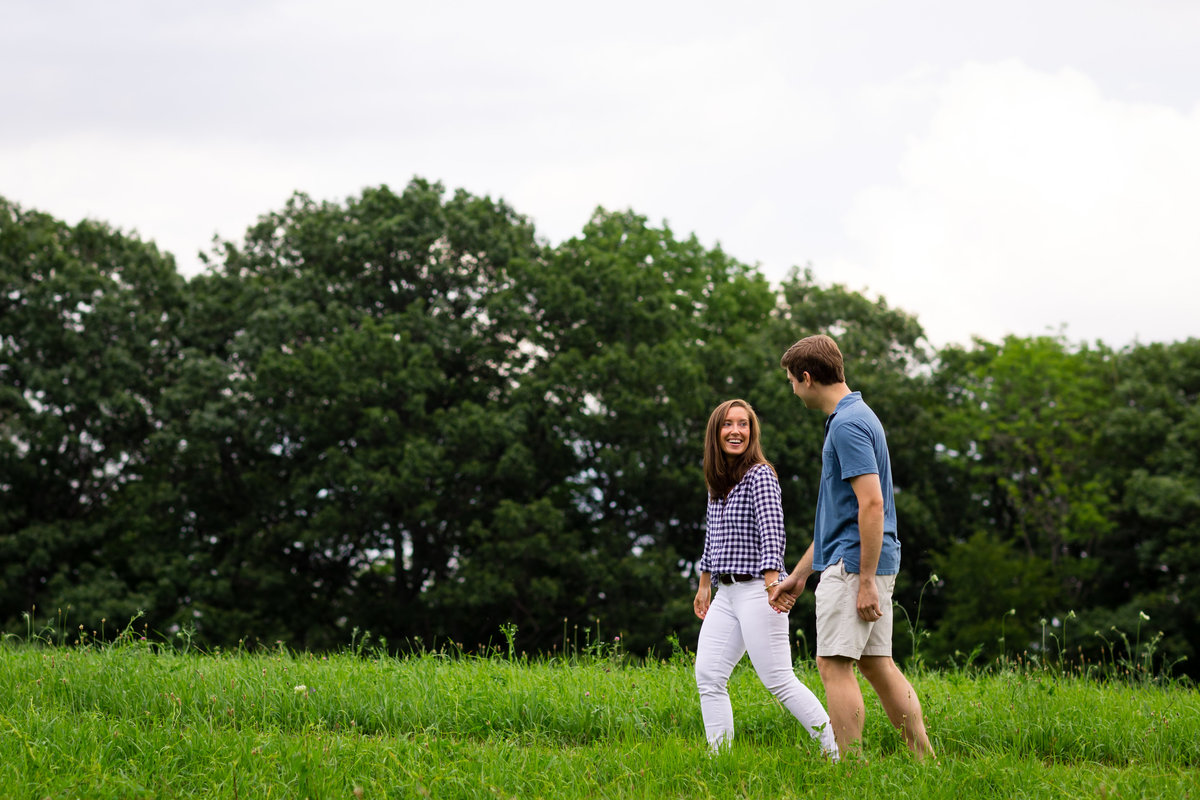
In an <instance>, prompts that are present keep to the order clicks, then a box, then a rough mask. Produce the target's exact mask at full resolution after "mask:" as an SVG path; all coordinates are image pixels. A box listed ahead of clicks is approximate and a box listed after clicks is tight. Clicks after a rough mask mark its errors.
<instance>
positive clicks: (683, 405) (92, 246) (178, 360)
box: [0, 179, 1200, 671]
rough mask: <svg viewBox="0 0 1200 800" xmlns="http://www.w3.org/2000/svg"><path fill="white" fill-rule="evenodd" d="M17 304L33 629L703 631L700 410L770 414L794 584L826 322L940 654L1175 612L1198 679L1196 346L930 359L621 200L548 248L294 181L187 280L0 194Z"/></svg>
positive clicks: (417, 190)
mask: <svg viewBox="0 0 1200 800" xmlns="http://www.w3.org/2000/svg"><path fill="white" fill-rule="evenodd" d="M0 284H2V290H0V570H2V576H3V578H2V581H0V620H2V621H3V625H4V627H5V628H6V629H8V630H23V629H24V623H23V619H22V617H23V615H24V614H27V613H30V614H36V613H38V612H37V611H35V610H34V609H40V610H41V612H42V613H43V614H45V613H46V611H47V610H49V609H70V615H71V618H72V619H73V620H76V621H78V623H79V624H83V625H85V626H87V627H88V628H89V629H91V628H98V627H100V625H101V620H107V622H108V623H109V628H110V629H111V628H112V626H113V625H115V624H120V623H121V622H124V621H126V620H128V619H129V618H130V617H132V616H133V615H134V614H136V613H138V612H139V611H141V612H144V614H145V617H146V620H147V624H149V625H151V626H153V627H154V628H156V629H158V630H162V631H168V632H169V631H173V630H185V629H186V630H187V631H188V632H189V635H190V636H191V637H193V639H194V641H197V642H198V643H203V644H207V645H210V646H215V645H222V646H230V645H234V644H236V643H239V642H243V643H244V642H273V641H275V640H284V641H287V642H288V643H289V644H291V645H293V646H297V647H307V648H312V649H320V648H326V647H333V646H337V645H339V644H343V643H345V642H346V641H347V640H348V639H349V637H350V636H351V632H352V631H353V630H354V629H359V630H370V631H372V633H373V634H375V635H376V636H379V637H385V638H387V639H388V641H390V642H392V643H394V644H395V645H397V646H404V643H406V642H407V643H410V644H413V645H415V644H416V643H418V642H420V643H424V644H425V645H430V644H432V643H434V642H437V641H443V642H445V641H453V642H457V643H462V644H463V645H464V646H466V647H474V646H477V645H479V644H484V643H486V642H488V641H489V640H490V639H493V638H494V637H495V636H497V634H498V631H499V628H500V626H501V625H503V624H505V623H510V622H511V623H513V624H515V625H516V626H517V629H518V630H519V632H520V634H519V635H520V642H521V646H522V647H523V648H528V649H531V650H545V651H552V650H553V649H555V648H556V647H560V646H563V645H564V643H565V641H564V637H569V636H571V634H570V632H569V629H574V628H575V626H581V627H583V628H585V629H587V630H588V631H592V630H600V631H604V632H606V634H609V635H618V634H619V635H621V636H622V637H623V640H624V643H625V645H626V646H627V647H628V648H630V649H631V650H635V651H642V652H645V651H649V650H652V649H654V648H661V647H663V646H665V644H666V642H667V640H668V638H669V637H671V636H673V635H675V636H678V637H679V638H680V640H682V641H684V642H689V641H694V636H695V633H696V630H697V629H698V625H699V623H698V620H696V619H695V618H694V616H693V615H692V613H691V602H690V600H691V596H692V593H693V592H694V587H695V581H696V580H697V576H696V574H695V570H694V566H695V562H696V560H697V559H698V557H699V555H700V551H701V547H702V543H703V535H704V533H703V517H704V503H705V494H704V482H703V475H702V471H701V456H702V452H701V450H702V443H703V432H704V424H705V421H706V419H707V416H708V413H709V411H710V410H711V409H712V408H713V407H714V406H715V405H716V404H717V403H719V402H721V401H722V400H725V399H729V398H731V397H742V398H744V399H746V400H748V401H749V402H750V403H751V404H752V405H754V407H755V408H756V410H757V412H758V414H759V417H760V419H761V421H762V423H763V443H764V447H765V450H766V453H767V456H768V458H770V459H771V461H772V462H773V464H774V465H775V467H776V469H777V471H778V473H779V476H780V481H781V485H782V488H783V493H784V509H785V515H786V519H787V528H788V533H789V544H788V549H789V554H788V559H789V562H792V561H794V560H795V559H796V558H797V557H798V556H799V555H800V553H801V552H802V551H803V550H804V548H805V547H806V546H807V544H808V541H809V539H810V537H811V526H812V510H813V507H814V506H815V502H816V490H817V479H818V476H819V461H820V452H821V444H822V442H821V438H822V436H823V427H822V419H821V418H820V417H819V415H816V414H814V413H812V412H807V411H805V409H804V408H803V406H802V405H801V404H800V403H799V402H798V401H796V400H795V398H794V397H792V396H791V394H790V390H789V387H788V384H787V382H786V380H785V376H784V374H783V372H782V370H781V369H780V367H779V357H780V355H781V354H782V352H783V351H784V350H785V349H786V348H787V347H788V346H789V345H790V344H791V343H792V342H793V341H795V340H796V339H797V338H799V337H801V336H804V335H807V334H810V333H816V332H826V333H830V334H831V335H833V336H834V337H835V338H836V339H837V340H838V342H839V344H840V345H841V347H842V350H843V352H844V354H845V356H846V362H847V379H848V381H849V383H850V385H851V387H852V388H854V389H858V390H861V391H862V392H863V394H864V397H865V398H866V399H867V400H868V402H869V403H870V404H871V405H872V407H873V408H874V409H875V410H876V411H877V413H878V414H879V416H880V417H881V419H882V420H883V422H884V425H885V427H886V428H887V431H888V437H889V443H890V446H891V455H892V460H893V470H894V477H895V485H896V490H897V498H896V499H897V508H898V513H899V519H900V526H901V540H902V542H903V547H904V563H903V565H902V578H901V581H900V583H899V585H898V588H897V595H896V599H897V600H898V602H900V604H901V605H902V606H903V607H904V608H905V610H906V611H908V612H911V613H913V614H914V619H913V623H914V624H916V625H918V626H919V627H920V629H921V634H920V635H921V636H922V637H926V639H925V644H923V647H925V649H926V656H927V657H928V658H931V659H935V660H940V659H954V660H956V661H959V660H961V659H963V658H977V659H987V658H992V657H995V656H997V655H999V654H1001V653H1002V652H1006V651H1015V650H1018V649H1026V648H1030V647H1032V648H1035V649H1036V648H1040V647H1042V646H1044V643H1045V642H1046V641H1047V638H1046V636H1045V632H1046V629H1047V626H1048V627H1049V630H1050V632H1051V633H1052V634H1053V635H1052V637H1051V640H1052V641H1053V643H1054V644H1055V646H1056V647H1058V648H1059V649H1060V652H1061V651H1063V650H1064V649H1068V650H1070V651H1071V652H1073V653H1076V654H1085V655H1086V654H1087V653H1094V652H1098V648H1100V647H1101V646H1102V645H1103V644H1104V642H1105V641H1111V640H1112V639H1113V636H1114V634H1112V630H1113V629H1114V628H1115V629H1117V630H1118V631H1125V632H1129V631H1133V630H1135V629H1140V626H1141V625H1142V624H1143V623H1144V622H1145V618H1146V617H1149V619H1150V620H1151V621H1152V623H1151V624H1152V626H1153V628H1154V630H1155V632H1156V633H1157V632H1158V631H1161V632H1162V634H1161V637H1159V638H1158V639H1156V642H1155V647H1156V648H1158V649H1157V653H1158V655H1159V657H1161V658H1164V659H1167V660H1168V661H1169V662H1177V661H1178V660H1179V659H1181V658H1185V657H1189V656H1193V653H1192V649H1193V645H1192V642H1195V641H1197V636H1198V635H1200V631H1198V630H1197V625H1198V622H1197V618H1196V615H1195V613H1194V611H1190V610H1189V609H1194V608H1195V607H1196V606H1197V604H1198V603H1200V595H1198V594H1197V589H1196V580H1197V570H1198V569H1200V544H1197V542H1200V456H1198V455H1197V453H1200V410H1197V402H1196V401H1197V395H1198V394H1200V341H1197V340H1189V341H1186V342H1178V343H1160V344H1150V345H1137V346H1131V347H1128V348H1126V349H1124V350H1119V351H1117V350H1113V349H1111V348H1109V347H1106V346H1105V345H1103V344H1102V343H1096V344H1095V345H1083V344H1072V343H1070V342H1068V341H1067V340H1065V338H1063V337H1061V336H1059V337H1036V338H1028V339H1027V338H1019V337H1010V338H1007V339H1005V340H1004V341H1001V342H986V341H982V340H980V341H975V342H972V343H971V344H970V345H969V346H952V347H947V348H944V349H942V350H941V351H936V352H935V351H934V350H933V349H932V348H931V347H930V346H929V344H928V343H927V342H926V340H925V338H924V334H923V332H922V329H921V326H920V324H919V322H918V319H917V317H916V316H914V315H913V314H911V313H908V312H906V311H903V310H901V309H896V308H893V307H891V306H889V305H888V303H887V302H886V301H885V300H884V299H871V298H868V297H866V296H864V295H863V294H861V293H858V292H854V291H850V290H848V289H846V288H845V287H843V286H840V285H836V284H834V285H821V284H819V283H818V282H817V281H816V279H815V278H814V276H813V274H812V272H811V271H810V270H801V269H794V270H793V271H792V272H791V273H790V274H789V275H788V276H787V277H786V278H785V279H784V280H783V281H782V282H781V283H779V284H777V285H773V284H771V283H770V282H769V281H768V280H767V279H766V278H765V277H764V276H763V274H762V273H761V272H760V271H759V269H758V268H756V267H754V266H751V265H747V264H743V263H741V262H739V261H737V260H736V259H735V258H734V257H732V256H730V255H728V254H726V253H725V252H724V251H722V250H721V249H720V248H719V247H713V248H709V247H705V246H703V245H702V244H700V243H699V242H698V241H697V240H696V238H695V237H694V236H687V237H680V236H677V235H676V234H675V232H673V231H672V230H671V229H670V228H669V227H668V226H667V225H666V224H665V223H664V224H662V225H657V226H656V225H654V224H651V223H650V222H649V221H648V220H647V219H645V218H644V217H641V216H639V215H637V214H635V213H633V212H631V211H624V212H613V211H609V210H605V209H597V210H596V212H595V213H594V214H593V215H592V217H591V218H590V219H589V220H588V221H587V223H586V224H585V225H584V226H583V229H582V230H581V231H580V233H579V235H578V236H575V237H573V238H571V239H568V240H567V241H564V242H562V243H561V244H559V245H557V246H550V245H549V244H547V243H545V242H544V241H542V240H540V239H539V238H538V237H537V235H536V232H535V230H534V227H533V225H532V224H531V223H530V221H529V220H528V219H526V218H525V217H523V216H522V215H520V214H519V213H517V212H516V211H515V210H513V209H512V208H510V207H509V206H508V205H507V204H505V203H504V202H503V201H499V200H493V199H491V198H488V197H478V196H475V195H472V194H470V193H468V192H466V191H462V190H459V191H455V192H447V191H446V189H445V188H444V187H443V186H442V185H440V184H438V183H431V182H428V181H425V180H421V179H414V180H413V181H412V182H410V183H409V184H408V185H407V186H406V187H404V189H403V190H402V191H400V192H395V191H393V190H391V189H389V188H388V187H386V186H380V187H376V188H369V189H366V190H364V191H363V192H362V194H361V195H359V196H357V197H352V198H349V199H347V200H345V201H344V202H318V201H315V200H313V199H312V198H310V197H307V196H305V195H303V194H297V195H295V196H294V197H293V198H292V199H291V200H290V201H289V202H288V203H287V204H286V205H285V206H284V208H283V209H281V210H279V211H276V212H271V213H268V214H265V215H263V216H262V217H261V218H260V220H259V221H258V223H257V224H255V225H254V226H252V227H251V228H250V229H249V230H248V231H247V232H246V235H245V237H244V239H243V240H242V241H240V242H223V243H221V244H220V245H219V246H218V247H216V248H215V250H214V251H213V252H212V253H211V254H210V255H209V268H208V270H207V271H206V272H205V273H204V274H202V275H199V276H197V277H195V278H193V279H191V280H189V281H185V280H183V279H182V278H181V277H180V276H179V275H178V273H177V272H176V270H175V266H174V262H173V259H172V258H171V257H170V256H169V255H166V254H162V253H160V252H159V251H158V250H157V249H156V248H155V246H154V245H153V244H150V243H147V242H143V241H141V240H140V239H138V238H137V237H136V236H133V235H129V234H125V233H122V232H120V231H115V230H113V229H111V228H110V227H108V226H107V225H105V224H103V223H100V222H93V221H84V222H81V223H79V224H78V225H75V226H69V225H67V224H65V223H63V222H61V221H58V220H55V219H53V218H52V217H50V216H48V215H46V214H44V213H40V212H37V211H31V210H25V209H22V208H20V207H19V206H17V205H15V204H13V203H10V202H8V201H4V200H0ZM935 573H936V579H933V578H931V576H933V575H934V574H935ZM918 608H920V609H921V617H920V618H919V619H916V618H915V613H916V611H917V609H918ZM806 609H807V610H809V611H811V606H805V605H804V604H801V607H800V609H799V610H798V613H797V614H795V615H793V617H794V619H793V624H794V625H796V626H798V627H800V628H801V630H802V631H804V632H805V633H806V634H811V630H812V622H811V619H809V617H811V613H809V614H806V613H805V611H806ZM1042 619H1045V620H1047V621H1046V622H1045V623H1043V622H1041V620H1042ZM1068 619H1070V620H1072V623H1071V625H1070V626H1067V625H1065V624H1064V623H1065V621H1066V620H1068ZM597 626H598V627H597ZM589 635H591V634H589ZM898 635H912V636H916V635H917V632H915V631H912V630H911V629H910V630H901V629H898ZM809 640H810V641H811V635H810V636H809ZM898 652H901V653H902V652H904V650H903V648H900V649H898ZM1179 663H1180V664H1181V666H1182V669H1185V670H1189V671H1190V670H1192V669H1194V667H1193V666H1192V665H1191V664H1190V663H1189V662H1179Z"/></svg>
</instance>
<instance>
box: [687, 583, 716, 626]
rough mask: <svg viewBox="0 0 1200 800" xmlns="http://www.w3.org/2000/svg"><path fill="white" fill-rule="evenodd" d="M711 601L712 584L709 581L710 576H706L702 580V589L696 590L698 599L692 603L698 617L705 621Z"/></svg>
mask: <svg viewBox="0 0 1200 800" xmlns="http://www.w3.org/2000/svg"><path fill="white" fill-rule="evenodd" d="M711 601H712V583H711V582H710V581H709V580H708V576H707V575H704V576H701V578H700V588H699V589H697V590H696V599H695V600H693V601H692V610H693V611H695V612H696V616H697V617H699V618H700V619H704V615H705V614H707V613H708V604H709V603H710V602H711Z"/></svg>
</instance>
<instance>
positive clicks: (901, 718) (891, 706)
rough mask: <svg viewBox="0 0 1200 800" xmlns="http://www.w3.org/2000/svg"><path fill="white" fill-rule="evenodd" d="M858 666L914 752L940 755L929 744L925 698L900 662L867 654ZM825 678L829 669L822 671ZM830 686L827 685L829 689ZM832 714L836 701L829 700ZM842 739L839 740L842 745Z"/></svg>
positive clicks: (923, 755) (924, 755) (920, 757)
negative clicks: (922, 712) (909, 680)
mask: <svg viewBox="0 0 1200 800" xmlns="http://www.w3.org/2000/svg"><path fill="white" fill-rule="evenodd" d="M858 669H859V671H860V672H862V674H863V677H865V678H866V679H867V680H868V681H870V683H871V687H872V688H873V689H875V693H876V694H877V695H879V702H880V703H882V704H883V710H884V711H886V712H887V715H888V719H889V720H891V723H892V725H894V726H896V727H897V728H899V729H900V732H901V733H902V734H903V735H904V742H905V744H907V745H908V749H909V750H911V751H912V752H913V755H914V756H916V758H917V760H918V761H924V760H925V759H926V758H927V757H929V758H937V756H936V754H935V753H934V752H933V746H932V745H930V744H929V736H928V734H926V732H925V718H924V716H923V715H922V714H921V701H920V699H919V698H918V697H917V692H916V690H915V689H913V687H912V684H911V683H909V682H908V678H905V677H904V673H902V672H901V671H900V668H899V667H897V666H896V662H895V661H893V660H892V659H891V658H890V657H888V656H863V657H862V659H861V660H860V661H859V662H858ZM821 677H822V679H824V677H825V673H824V672H822V673H821ZM828 691H829V687H828V684H827V685H826V693H828ZM829 704H830V710H829V715H830V717H831V718H832V717H833V708H832V706H833V701H832V700H830V701H829ZM834 732H835V733H836V732H837V728H834ZM840 744H841V743H840V742H839V745H840Z"/></svg>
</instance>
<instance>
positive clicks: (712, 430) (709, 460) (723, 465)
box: [704, 399, 775, 500]
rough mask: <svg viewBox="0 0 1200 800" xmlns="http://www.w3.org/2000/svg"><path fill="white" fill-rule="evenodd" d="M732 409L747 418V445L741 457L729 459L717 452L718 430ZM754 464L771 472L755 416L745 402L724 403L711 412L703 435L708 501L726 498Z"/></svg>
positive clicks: (719, 444)
mask: <svg viewBox="0 0 1200 800" xmlns="http://www.w3.org/2000/svg"><path fill="white" fill-rule="evenodd" d="M735 406H736V407H740V408H744V409H746V416H748V417H749V418H750V441H748V442H747V443H746V451H745V452H744V453H742V454H741V455H740V456H736V457H731V456H729V455H728V454H726V452H725V451H724V450H722V449H721V426H722V425H723V424H724V423H725V417H726V416H727V415H728V414H729V409H731V408H734V407H735ZM757 464H766V465H767V466H768V467H771V469H772V471H773V470H774V469H775V467H773V466H771V462H770V461H767V457H766V456H764V455H763V451H762V443H761V442H760V440H759V435H758V415H757V414H755V413H754V409H753V408H751V407H750V404H749V403H747V402H746V401H745V400H738V399H734V400H726V401H725V402H724V403H721V405H719V406H717V407H716V408H715V409H713V412H712V414H710V415H709V417H708V427H707V428H706V429H705V431H704V483H705V484H706V485H707V486H708V495H709V497H711V498H712V499H714V500H721V499H724V498H726V497H728V496H729V493H730V492H732V491H733V487H735V486H737V485H738V483H740V482H741V480H742V478H744V477H746V473H747V472H749V471H750V468H751V467H753V466H755V465H757Z"/></svg>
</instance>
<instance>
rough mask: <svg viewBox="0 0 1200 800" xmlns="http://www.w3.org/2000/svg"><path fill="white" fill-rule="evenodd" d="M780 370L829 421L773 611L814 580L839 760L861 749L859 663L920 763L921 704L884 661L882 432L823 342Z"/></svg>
mask: <svg viewBox="0 0 1200 800" xmlns="http://www.w3.org/2000/svg"><path fill="white" fill-rule="evenodd" d="M781 363H782V366H783V368H784V369H785V370H786V371H787V376H788V381H789V382H790V383H791V385H792V391H793V392H794V393H795V394H796V396H797V397H799V398H800V399H801V400H802V401H803V402H804V405H805V407H807V408H811V409H817V410H820V411H824V412H825V413H826V414H827V415H828V418H827V419H826V420H825V446H824V448H823V450H822V453H821V465H822V469H821V484H820V492H819V494H818V498H817V514H816V525H815V530H814V535H813V542H812V544H811V545H809V548H808V550H807V551H806V552H805V554H804V556H803V557H802V558H801V559H800V562H799V563H798V564H797V565H796V568H795V569H794V570H792V573H791V574H790V575H788V576H787V578H785V579H784V580H783V581H782V582H780V583H778V584H777V585H776V586H775V587H774V588H772V589H771V590H770V599H771V604H772V606H773V607H775V608H776V609H778V610H780V611H787V610H789V609H790V608H791V605H792V602H794V600H795V598H796V597H798V596H799V595H800V594H801V593H802V592H803V591H804V585H805V583H806V582H807V581H808V578H809V576H810V575H812V574H813V573H814V572H820V573H821V582H820V584H819V585H818V586H817V595H816V597H817V669H818V671H819V672H820V673H821V682H822V683H824V685H825V702H826V704H827V705H828V706H829V717H830V722H831V723H832V725H833V735H834V738H835V739H836V740H837V744H838V749H839V750H840V751H841V752H842V753H851V752H861V746H862V731H863V716H864V714H865V707H864V705H863V697H862V692H861V691H860V690H859V688H858V679H857V678H856V677H855V675H854V667H855V665H856V664H857V666H858V670H859V672H861V673H862V674H863V676H864V677H865V678H866V679H867V680H868V681H869V682H870V684H871V686H872V688H874V690H875V693H876V694H877V695H879V700H880V702H881V703H882V704H883V708H884V710H885V711H886V712H887V715H888V719H889V720H891V722H892V724H893V725H894V726H896V727H897V728H899V729H900V731H901V732H902V733H903V735H904V741H905V742H906V743H907V744H908V747H909V749H910V750H912V752H913V754H914V755H915V756H916V757H917V758H918V759H919V760H923V759H924V758H925V757H926V756H930V757H932V756H933V755H934V752H933V748H932V747H931V746H930V744H929V737H928V735H927V734H926V733H925V722H924V720H923V719H922V716H921V703H920V700H919V699H918V698H917V693H916V692H915V691H914V690H913V687H912V685H911V684H910V683H909V682H908V679H907V678H905V677H904V675H903V673H901V672H900V669H899V668H898V667H897V666H896V663H895V662H894V661H893V660H892V589H893V587H894V586H895V583H896V573H897V572H898V571H899V568H900V540H899V538H897V536H896V507H895V499H894V497H893V494H892V466H891V458H890V457H889V455H888V449H887V439H886V437H885V436H884V432H883V426H882V425H881V424H880V422H879V418H878V417H876V416H875V412H873V411H872V410H871V409H870V408H869V407H868V406H867V404H866V403H864V402H863V399H862V395H861V394H860V393H858V392H851V391H850V388H849V387H848V386H847V385H846V377H845V372H844V370H843V365H842V353H841V351H840V350H839V349H838V346H837V343H836V342H834V340H833V339H831V338H830V337H828V336H824V335H819V336H809V337H807V338H804V339H801V340H800V341H798V342H796V343H795V344H794V345H792V346H791V347H790V348H788V351H787V352H786V353H784V355H783V358H782V359H781Z"/></svg>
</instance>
